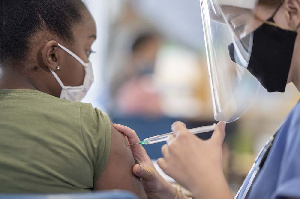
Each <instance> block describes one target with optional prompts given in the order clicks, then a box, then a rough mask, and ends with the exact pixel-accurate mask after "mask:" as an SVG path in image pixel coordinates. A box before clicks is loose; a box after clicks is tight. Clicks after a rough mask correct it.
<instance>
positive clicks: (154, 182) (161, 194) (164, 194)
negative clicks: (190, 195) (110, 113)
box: [114, 124, 185, 199]
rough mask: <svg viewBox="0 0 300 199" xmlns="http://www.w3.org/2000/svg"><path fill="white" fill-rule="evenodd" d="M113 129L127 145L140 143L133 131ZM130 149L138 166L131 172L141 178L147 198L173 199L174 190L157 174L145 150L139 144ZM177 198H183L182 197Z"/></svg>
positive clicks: (125, 128) (118, 125)
mask: <svg viewBox="0 0 300 199" xmlns="http://www.w3.org/2000/svg"><path fill="white" fill-rule="evenodd" d="M114 127H115V128H116V129H117V130H118V131H120V132H122V133H123V134H124V135H125V136H126V137H127V138H128V142H129V144H135V143H138V142H139V141H140V139H139V138H138V136H137V134H136V133H135V131H134V130H132V129H130V128H129V127H126V126H123V125H120V124H114ZM130 148H131V151H132V154H133V156H134V158H135V159H136V160H137V162H138V164H136V165H135V166H134V167H133V168H132V172H133V173H134V175H136V176H137V177H139V178H141V180H142V182H143V185H144V187H145V191H146V194H147V197H148V198H149V199H151V198H153V199H160V198H161V199H168V198H171V199H174V198H175V196H176V189H175V188H174V187H173V186H172V185H171V184H170V183H168V182H167V181H166V180H165V179H164V178H163V177H162V176H161V175H160V174H159V173H158V172H157V170H156V169H155V167H154V165H153V163H152V161H151V159H150V158H149V156H148V155H147V153H146V150H145V149H144V148H143V147H142V146H141V145H139V144H137V145H132V146H130ZM178 198H185V197H184V196H182V197H178Z"/></svg>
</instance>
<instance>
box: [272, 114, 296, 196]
mask: <svg viewBox="0 0 300 199" xmlns="http://www.w3.org/2000/svg"><path fill="white" fill-rule="evenodd" d="M285 197H293V198H300V110H298V111H295V113H294V117H293V118H292V120H291V122H290V125H289V127H288V137H287V140H286V145H285V149H284V155H283V159H282V162H281V168H280V173H279V179H278V185H277V189H276V192H275V197H274V198H285Z"/></svg>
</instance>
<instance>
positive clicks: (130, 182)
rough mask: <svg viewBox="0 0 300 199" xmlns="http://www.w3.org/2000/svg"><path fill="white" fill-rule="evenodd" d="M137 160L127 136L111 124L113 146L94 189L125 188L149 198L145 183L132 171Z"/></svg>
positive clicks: (141, 196) (139, 195) (140, 196)
mask: <svg viewBox="0 0 300 199" xmlns="http://www.w3.org/2000/svg"><path fill="white" fill-rule="evenodd" d="M134 164H135V160H134V158H133V156H132V153H131V150H130V148H129V147H128V141H127V140H126V138H125V137H124V136H123V135H122V134H121V133H120V132H118V131H117V130H116V129H115V128H114V127H113V126H112V125H111V147H110V153H109V159H108V162H107V165H106V167H105V169H104V171H103V172H102V174H101V176H100V177H99V178H98V179H97V180H96V181H95V183H94V190H108V189H123V190H128V191H130V192H133V193H134V194H136V195H137V196H138V197H139V198H147V197H146V194H145V191H144V188H143V185H142V183H141V181H140V179H138V178H137V177H135V176H134V175H133V173H132V167H133V166H134Z"/></svg>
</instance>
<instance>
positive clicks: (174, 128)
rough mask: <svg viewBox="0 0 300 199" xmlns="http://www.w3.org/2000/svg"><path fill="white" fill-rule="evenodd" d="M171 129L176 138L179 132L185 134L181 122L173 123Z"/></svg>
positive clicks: (184, 126)
mask: <svg viewBox="0 0 300 199" xmlns="http://www.w3.org/2000/svg"><path fill="white" fill-rule="evenodd" d="M171 128H172V131H173V133H174V135H175V136H178V134H179V133H181V132H187V128H186V125H185V124H184V123H183V122H174V123H173V124H172V127H171Z"/></svg>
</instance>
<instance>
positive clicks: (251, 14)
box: [222, 4, 276, 36]
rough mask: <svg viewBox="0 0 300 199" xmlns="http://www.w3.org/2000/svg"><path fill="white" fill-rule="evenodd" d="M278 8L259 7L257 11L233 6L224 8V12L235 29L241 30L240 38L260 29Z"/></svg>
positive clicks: (256, 8)
mask: <svg viewBox="0 0 300 199" xmlns="http://www.w3.org/2000/svg"><path fill="white" fill-rule="evenodd" d="M275 10H276V8H274V9H273V8H270V7H269V8H266V7H264V6H261V5H259V4H258V5H257V6H256V7H255V9H245V8H238V7H233V6H222V11H223V13H224V15H225V17H226V19H227V21H228V23H229V25H230V26H231V27H232V28H233V29H235V28H236V27H238V28H239V31H240V34H239V35H240V36H245V35H247V34H249V33H250V32H253V31H254V30H255V29H257V28H258V27H260V26H261V25H262V24H263V23H264V21H266V20H268V19H269V18H270V17H271V16H272V14H273V13H274V11H275Z"/></svg>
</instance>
